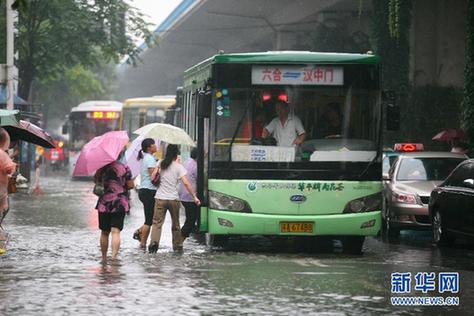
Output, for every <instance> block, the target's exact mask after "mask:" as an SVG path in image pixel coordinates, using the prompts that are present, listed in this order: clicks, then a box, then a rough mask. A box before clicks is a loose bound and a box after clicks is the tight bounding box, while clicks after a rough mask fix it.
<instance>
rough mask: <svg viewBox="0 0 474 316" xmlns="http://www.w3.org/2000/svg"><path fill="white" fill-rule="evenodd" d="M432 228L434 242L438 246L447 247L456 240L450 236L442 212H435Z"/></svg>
mask: <svg viewBox="0 0 474 316" xmlns="http://www.w3.org/2000/svg"><path fill="white" fill-rule="evenodd" d="M431 227H432V230H433V241H434V242H435V243H436V244H437V245H438V246H447V245H450V244H452V243H453V242H454V238H453V237H452V236H450V235H449V234H448V231H447V230H446V228H445V224H444V222H443V217H442V215H441V212H440V211H437V210H435V211H434V214H433V223H432V225H431Z"/></svg>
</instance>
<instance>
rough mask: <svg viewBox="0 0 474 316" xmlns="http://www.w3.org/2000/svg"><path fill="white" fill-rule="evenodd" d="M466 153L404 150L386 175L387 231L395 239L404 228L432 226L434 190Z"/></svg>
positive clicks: (385, 213) (383, 217)
mask: <svg viewBox="0 0 474 316" xmlns="http://www.w3.org/2000/svg"><path fill="white" fill-rule="evenodd" d="M465 159H467V156H466V155H464V154H458V153H450V152H412V153H403V154H401V155H400V156H398V158H397V160H396V161H395V162H394V163H393V165H392V166H391V168H390V170H389V172H388V174H384V175H383V178H384V180H385V181H384V200H383V203H384V208H383V212H382V219H383V220H384V223H385V224H384V225H383V229H384V230H385V233H386V234H387V235H388V236H389V237H391V238H396V237H398V235H399V234H400V230H401V229H429V228H430V227H431V223H430V219H429V216H428V203H429V200H430V194H431V191H432V190H433V189H434V188H435V187H436V186H438V185H439V184H441V182H442V181H443V180H444V179H445V178H446V177H447V176H448V175H449V174H450V173H451V171H452V170H454V168H455V167H456V166H457V165H458V164H459V163H460V162H462V161H464V160H465Z"/></svg>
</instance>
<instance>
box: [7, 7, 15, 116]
mask: <svg viewBox="0 0 474 316" xmlns="http://www.w3.org/2000/svg"><path fill="white" fill-rule="evenodd" d="M12 4H13V0H7V1H6V23H7V24H6V31H7V34H6V38H7V43H6V44H7V45H6V49H7V52H6V57H7V60H6V67H5V68H6V69H5V70H6V79H7V80H6V81H7V100H6V101H7V102H6V103H7V109H8V110H13V104H14V98H15V64H14V51H15V50H14V47H13V45H14V25H13V21H14V16H13V10H12Z"/></svg>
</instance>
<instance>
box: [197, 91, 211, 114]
mask: <svg viewBox="0 0 474 316" xmlns="http://www.w3.org/2000/svg"><path fill="white" fill-rule="evenodd" d="M211 108H212V94H211V91H209V90H201V91H199V93H198V98H197V115H198V117H204V118H205V117H211Z"/></svg>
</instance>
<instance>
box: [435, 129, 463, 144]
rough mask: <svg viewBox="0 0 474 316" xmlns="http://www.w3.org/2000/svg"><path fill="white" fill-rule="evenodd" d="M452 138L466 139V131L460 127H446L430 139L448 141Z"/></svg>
mask: <svg viewBox="0 0 474 316" xmlns="http://www.w3.org/2000/svg"><path fill="white" fill-rule="evenodd" d="M453 139H467V135H466V133H465V132H464V131H463V130H462V129H460V128H448V129H445V130H444V131H441V132H439V133H438V134H436V135H435V136H433V138H432V140H439V141H450V140H453Z"/></svg>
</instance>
